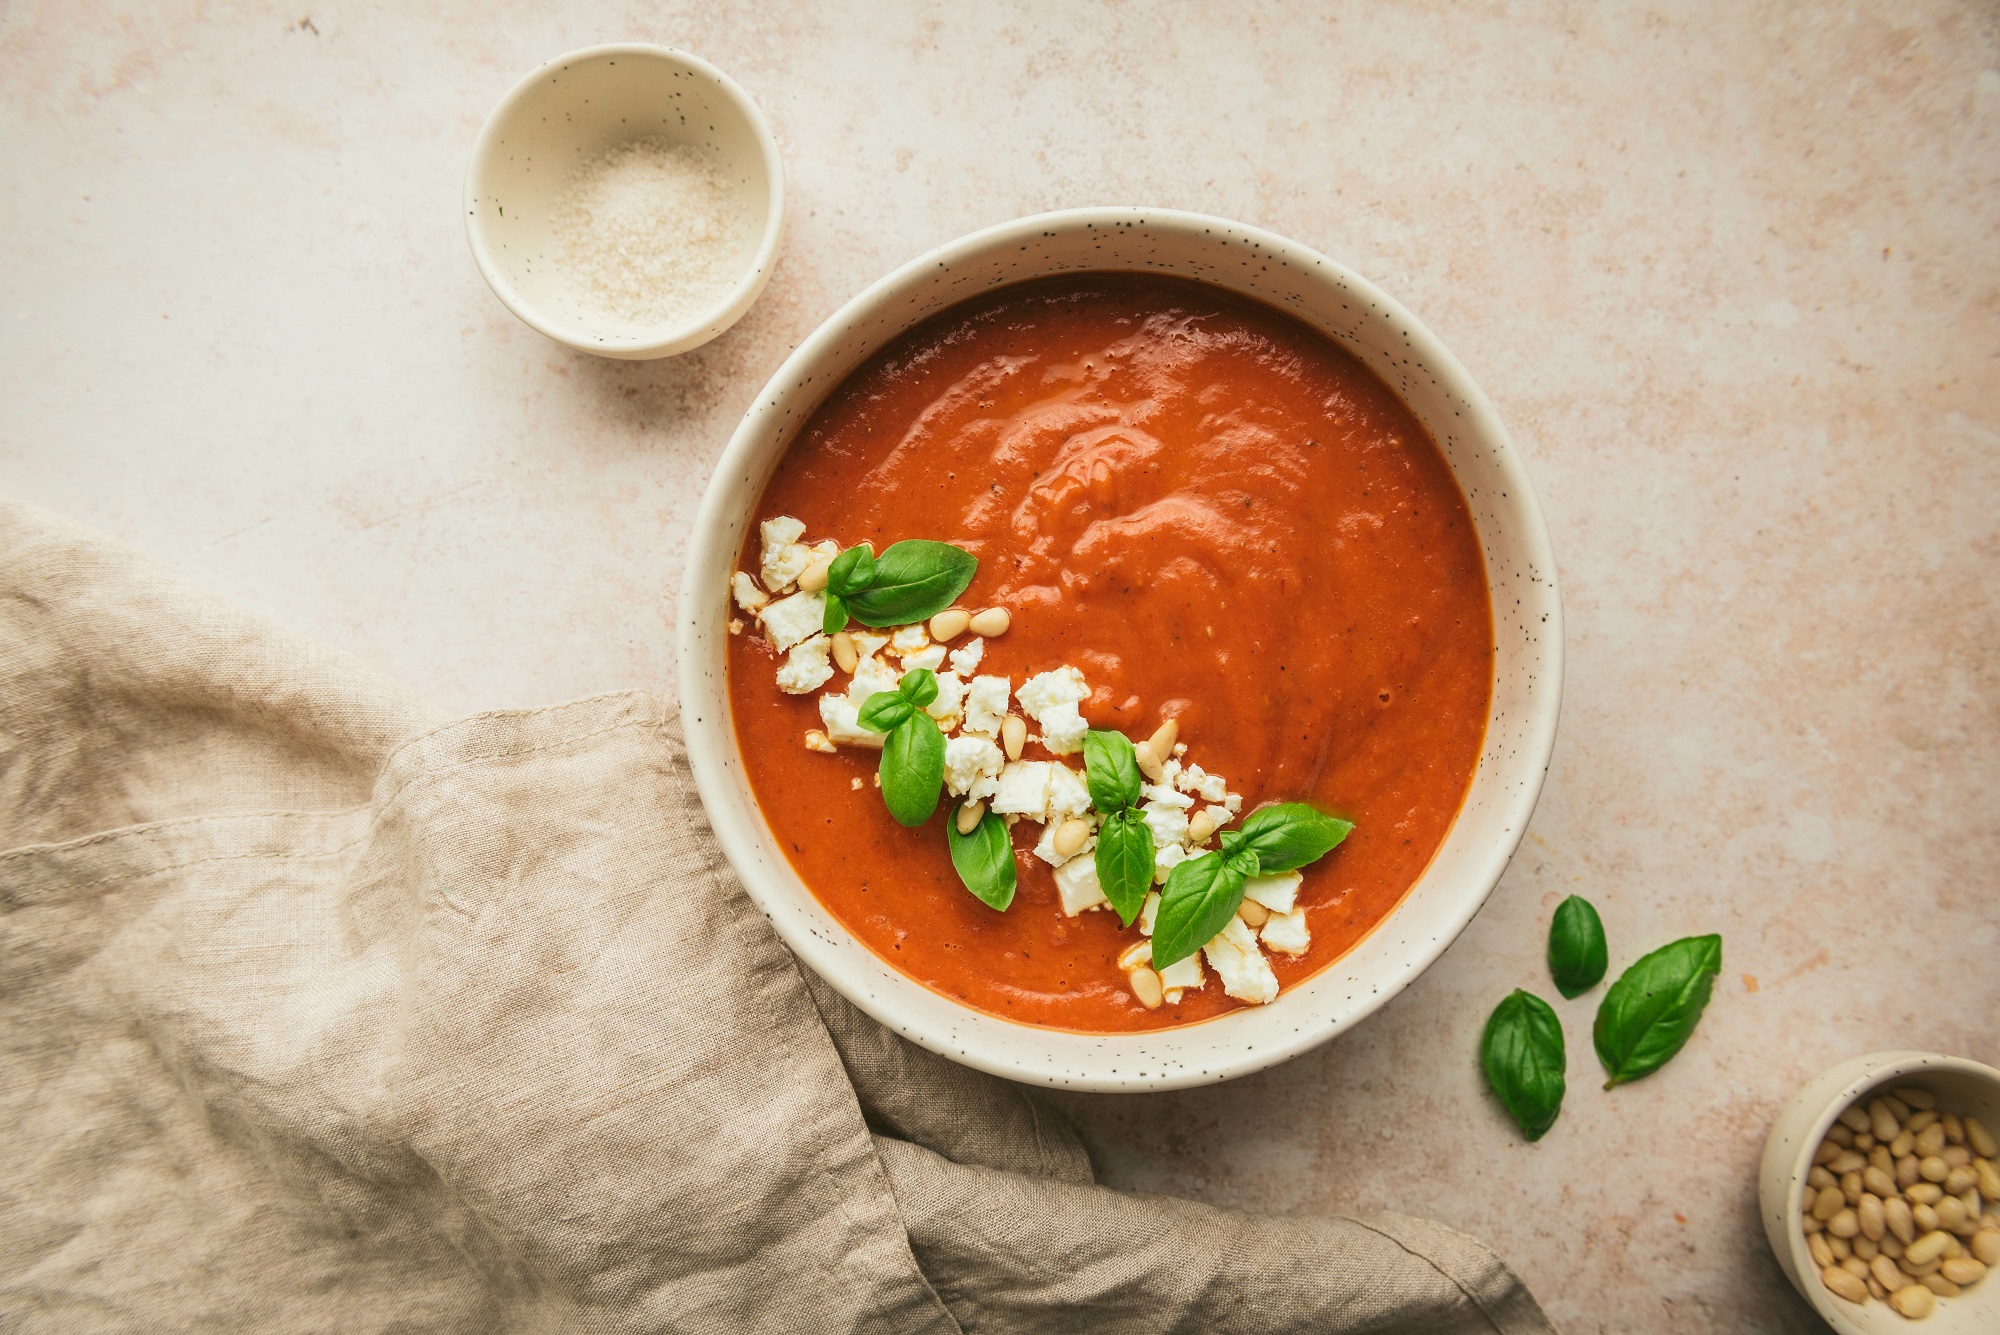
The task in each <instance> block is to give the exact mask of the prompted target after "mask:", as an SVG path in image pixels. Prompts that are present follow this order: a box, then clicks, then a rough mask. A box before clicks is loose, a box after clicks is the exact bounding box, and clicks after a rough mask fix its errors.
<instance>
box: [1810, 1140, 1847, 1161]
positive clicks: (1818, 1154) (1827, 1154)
mask: <svg viewBox="0 0 2000 1335" xmlns="http://www.w3.org/2000/svg"><path fill="white" fill-rule="evenodd" d="M1840 1149H1841V1147H1840V1146H1838V1145H1836V1144H1834V1143H1833V1141H1832V1140H1830V1139H1828V1140H1822V1141H1821V1142H1820V1143H1819V1148H1818V1149H1816V1150H1814V1151H1813V1162H1814V1163H1816V1164H1828V1163H1832V1162H1833V1161H1834V1160H1835V1159H1838V1158H1839V1157H1840Z"/></svg>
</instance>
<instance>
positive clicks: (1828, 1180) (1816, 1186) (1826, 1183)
mask: <svg viewBox="0 0 2000 1335" xmlns="http://www.w3.org/2000/svg"><path fill="white" fill-rule="evenodd" d="M1806 1185H1807V1186H1809V1187H1811V1188H1812V1189H1813V1190H1814V1191H1815V1192H1817V1191H1819V1190H1820V1189H1821V1188H1823V1187H1837V1186H1839V1185H1840V1179H1839V1178H1837V1177H1835V1176H1834V1175H1833V1174H1832V1173H1829V1172H1827V1171H1826V1166H1825V1165H1824V1164H1814V1165H1813V1166H1812V1168H1811V1169H1810V1170H1808V1171H1807V1173H1806Z"/></svg>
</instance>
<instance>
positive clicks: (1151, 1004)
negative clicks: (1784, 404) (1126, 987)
mask: <svg viewBox="0 0 2000 1335" xmlns="http://www.w3.org/2000/svg"><path fill="white" fill-rule="evenodd" d="M1125 978H1126V981H1127V982H1129V983H1131V984H1132V995H1133V996H1135V997H1137V998H1139V1004H1140V1005H1141V1006H1144V1007H1145V1008H1146V1009H1147V1010H1149V1011H1150V1010H1158V1009H1159V1006H1160V1002H1161V1001H1162V1000H1163V999H1164V998H1165V995H1166V993H1165V991H1164V989H1162V988H1161V986H1160V975H1158V974H1156V973H1154V972H1153V971H1152V970H1151V969H1148V968H1145V967H1143V966H1142V967H1140V968H1137V969H1134V970H1132V971H1131V972H1130V973H1128V974H1126V975H1125Z"/></svg>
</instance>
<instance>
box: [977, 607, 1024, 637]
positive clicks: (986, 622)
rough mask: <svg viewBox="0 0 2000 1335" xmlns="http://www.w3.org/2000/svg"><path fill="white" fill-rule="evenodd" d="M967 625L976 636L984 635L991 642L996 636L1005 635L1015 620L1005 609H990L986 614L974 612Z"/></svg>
mask: <svg viewBox="0 0 2000 1335" xmlns="http://www.w3.org/2000/svg"><path fill="white" fill-rule="evenodd" d="M965 624H966V626H967V627H968V628H970V629H971V631H972V633H973V634H974V635H984V636H985V637H986V638H987V639H989V640H990V639H992V638H993V637H994V636H995V635H1005V634H1006V633H1007V627H1009V626H1011V625H1013V624H1014V618H1013V616H1012V614H1011V613H1009V612H1008V611H1007V609H1006V608H1004V607H989V608H987V609H986V610H985V611H984V612H974V613H973V614H972V615H971V616H970V617H967V618H966V622H965Z"/></svg>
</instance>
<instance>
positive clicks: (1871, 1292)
mask: <svg viewBox="0 0 2000 1335" xmlns="http://www.w3.org/2000/svg"><path fill="white" fill-rule="evenodd" d="M1868 1296H1869V1297H1871V1298H1887V1297H1888V1296H1889V1290H1887V1289H1885V1288H1883V1287H1882V1281H1881V1280H1879V1279H1877V1278H1875V1276H1874V1275H1873V1274H1870V1275H1869V1276H1868Z"/></svg>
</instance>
